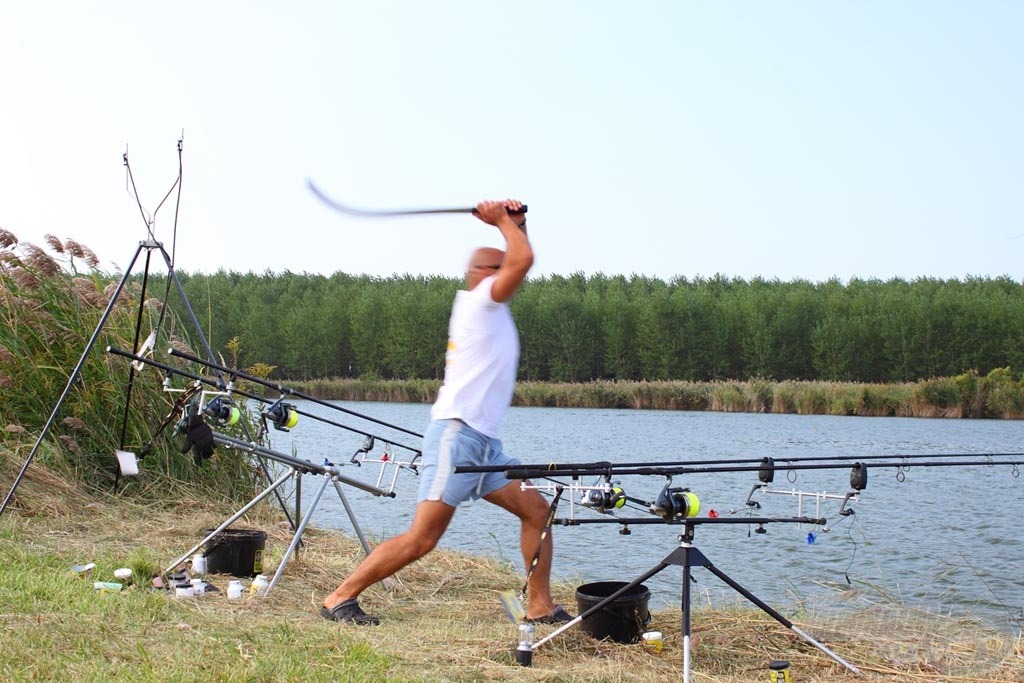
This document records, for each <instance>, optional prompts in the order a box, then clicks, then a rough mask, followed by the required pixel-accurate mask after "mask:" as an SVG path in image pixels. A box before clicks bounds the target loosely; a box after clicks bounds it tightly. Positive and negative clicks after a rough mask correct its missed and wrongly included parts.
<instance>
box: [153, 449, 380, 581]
mask: <svg viewBox="0 0 1024 683" xmlns="http://www.w3.org/2000/svg"><path fill="white" fill-rule="evenodd" d="M213 440H214V442H215V443H217V444H219V445H221V446H224V447H226V448H233V449H239V450H243V451H246V452H248V453H251V454H258V455H262V456H264V457H266V458H268V459H270V460H273V461H275V462H278V463H281V464H283V465H286V466H287V467H289V468H290V470H289V471H286V472H284V473H283V474H282V475H281V476H279V477H278V478H277V479H276V480H275V481H274V482H273V483H271V484H270V486H268V487H267V488H266V489H265V490H264V491H263V492H261V493H259V494H258V495H257V496H256V497H255V498H253V499H252V500H250V501H249V502H248V503H246V504H245V505H244V506H242V507H241V508H240V509H239V510H238V511H237V512H235V513H234V514H233V515H231V517H229V518H228V519H226V520H225V521H224V522H223V523H221V525H220V526H218V527H217V528H216V529H214V530H213V531H212V532H210V533H209V534H208V535H207V536H206V537H205V538H203V540H201V541H199V543H197V544H196V545H194V546H192V548H190V549H189V550H188V551H187V552H186V553H185V554H184V555H182V556H181V557H179V558H178V559H176V560H175V561H174V562H172V563H171V565H170V566H169V567H167V569H165V570H164V571H163V575H164V576H166V575H167V574H170V573H171V572H172V571H174V569H175V568H176V567H178V566H179V565H181V564H182V563H183V562H185V561H186V560H187V559H188V558H190V557H192V555H193V554H194V553H195V552H196V551H197V550H199V549H200V548H202V547H203V546H204V545H205V544H206V543H207V542H209V541H210V540H211V539H213V538H214V537H216V536H217V534H219V533H220V532H222V531H224V530H225V529H227V528H228V527H229V526H231V525H232V524H233V523H234V522H235V521H236V520H238V519H239V518H241V517H242V515H244V514H245V513H246V512H248V511H249V510H251V509H252V508H253V507H254V506H256V504H258V503H259V502H260V501H261V500H263V499H264V498H266V497H267V496H269V495H270V494H271V493H274V492H276V491H277V489H278V488H279V487H280V486H281V485H282V484H284V483H285V482H286V481H288V480H289V479H291V478H292V477H295V478H296V480H298V478H299V477H301V476H302V475H303V474H309V473H314V474H319V475H321V477H322V482H321V484H320V487H319V488H318V489H317V491H316V494H315V495H314V496H313V501H312V503H311V504H310V505H309V508H308V509H307V510H306V513H305V515H304V516H303V517H302V521H301V522H300V523H299V526H298V528H296V529H295V533H294V534H293V536H292V541H291V544H290V545H289V546H288V550H287V551H285V554H284V557H283V558H282V559H281V562H280V564H279V565H278V567H277V571H276V572H275V573H274V578H273V579H271V581H270V585H269V586H268V587H267V591H266V593H264V595H268V594H269V593H270V591H272V590H273V589H274V586H275V585H277V581H278V579H279V578H280V577H281V574H282V573H283V572H284V567H285V565H286V564H287V563H288V560H289V559H290V558H291V556H292V554H293V553H294V552H295V548H296V546H298V545H299V543H301V542H302V534H303V532H304V531H305V530H306V526H307V525H308V524H309V520H310V518H311V517H312V516H313V513H314V512H315V511H316V508H317V506H318V505H319V503H320V499H321V497H322V496H323V494H324V491H325V490H326V488H327V485H328V484H334V488H335V490H336V491H337V492H338V497H339V498H340V499H341V504H342V505H343V506H344V508H345V512H346V513H347V514H348V518H349V521H350V522H351V523H352V528H353V530H354V531H355V533H356V536H357V537H358V538H359V543H360V544H361V545H362V547H363V552H364V553H366V554H367V555H369V554H370V546H369V544H368V543H367V542H366V538H365V537H364V536H363V532H362V529H360V527H359V522H358V521H356V517H355V513H354V512H353V510H352V506H351V505H349V502H348V499H347V498H346V497H345V492H344V491H343V490H342V488H341V485H340V484H339V482H341V483H345V484H348V485H350V486H354V487H356V488H358V489H362V490H363V491H367V492H369V493H372V494H374V495H376V496H390V497H394V495H395V494H394V493H393V492H389V491H386V490H384V489H381V488H378V487H376V486H370V485H368V484H364V483H363V482H360V481H358V480H355V479H350V478H348V477H345V476H343V475H342V474H341V473H340V471H339V470H338V468H337V467H336V466H334V465H333V464H331V463H328V462H326V461H325V462H324V464H323V465H315V464H313V463H311V462H309V461H308V460H300V459H298V458H293V457H291V456H288V455H285V454H284V453H279V452H277V451H274V450H271V449H269V448H264V447H262V446H258V445H256V444H251V443H246V442H244V441H242V440H240V439H236V438H235V437H232V436H229V435H227V434H222V433H220V432H214V433H213ZM296 498H298V496H296Z"/></svg>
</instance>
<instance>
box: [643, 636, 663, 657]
mask: <svg viewBox="0 0 1024 683" xmlns="http://www.w3.org/2000/svg"><path fill="white" fill-rule="evenodd" d="M642 637H643V639H644V650H646V651H647V652H650V653H651V654H658V653H659V652H661V648H662V647H663V645H664V641H663V640H662V638H661V631H647V632H646V633H644V634H643V636H642Z"/></svg>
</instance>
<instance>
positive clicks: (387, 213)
mask: <svg viewBox="0 0 1024 683" xmlns="http://www.w3.org/2000/svg"><path fill="white" fill-rule="evenodd" d="M306 187H308V188H309V191H310V192H312V193H313V195H314V196H315V197H316V198H317V199H319V200H320V201H321V202H323V203H324V205H326V206H328V207H330V208H332V209H334V210H335V211H337V212H338V213H343V214H346V215H349V216H355V217H357V218H397V217H401V216H430V215H437V214H460V213H468V214H474V215H475V214H476V207H475V206H457V207H451V208H425V209H360V208H356V207H354V206H352V205H351V204H342V203H341V202H339V201H337V200H336V199H333V198H331V197H330V196H328V195H327V193H325V192H324V191H323V190H321V189H320V188H319V187H317V186H316V184H315V183H314V182H313V181H312V180H309V179H306ZM526 208H527V207H526V205H525V204H524V205H523V206H521V207H520V208H519V210H518V211H515V212H513V211H510V212H509V213H510V214H511V215H517V214H524V213H526Z"/></svg>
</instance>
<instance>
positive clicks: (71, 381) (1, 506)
mask: <svg viewBox="0 0 1024 683" xmlns="http://www.w3.org/2000/svg"><path fill="white" fill-rule="evenodd" d="M144 248H145V244H139V248H138V249H136V250H135V256H133V257H132V261H131V263H129V264H128V267H127V268H126V269H125V271H124V275H122V276H121V281H120V282H118V283H117V289H115V290H114V293H113V294H111V296H110V302H109V303H108V304H107V308H106V310H104V311H103V315H102V316H100V321H99V322H98V323H97V324H96V329H95V330H93V333H92V336H91V337H90V338H89V341H88V343H86V345H85V350H84V351H82V357H81V358H79V359H78V364H77V365H75V369H74V370H72V371H71V376H70V377H69V378H68V383H67V386H65V387H64V391H63V393H61V395H60V398H59V399H57V405H55V406H54V407H53V412H51V413H50V417H49V419H47V420H46V424H45V425H43V431H41V432H40V433H39V437H38V438H37V439H36V443H35V445H34V446H32V450H31V451H29V454H28V458H26V459H25V464H24V465H22V466H21V471H20V472H18V476H17V477H15V479H14V484H13V485H12V486H11V490H10V491H8V492H7V496H6V497H5V498H4V502H3V503H0V515H2V514H3V513H4V510H6V509H7V503H9V502H10V500H11V498H12V497H13V496H14V490H15V489H16V488H18V484H19V483H21V479H22V477H24V476H25V472H26V471H27V470H28V466H29V464H31V462H32V459H33V458H35V456H36V451H38V450H39V446H40V445H41V444H42V443H43V439H45V438H46V435H47V433H48V432H49V431H50V427H51V426H53V421H54V420H56V419H57V414H58V413H59V412H60V409H61V406H62V405H64V401H65V400H67V397H68V394H70V393H71V388H72V387H73V386H75V382H77V381H78V377H79V374H80V373H81V372H82V366H83V365H85V359H86V358H88V357H89V352H90V351H91V350H92V347H93V346H94V345H95V344H96V340H97V339H98V338H99V336H100V331H101V330H102V329H103V326H104V325H105V324H106V322H107V318H109V317H110V314H111V312H112V311H113V310H114V305H115V304H117V300H118V298H119V297H120V296H121V290H123V289H124V287H125V284H127V282H128V278H129V277H131V273H132V268H133V267H134V266H135V262H136V261H137V260H138V259H139V254H140V253H142V250H143V249H144Z"/></svg>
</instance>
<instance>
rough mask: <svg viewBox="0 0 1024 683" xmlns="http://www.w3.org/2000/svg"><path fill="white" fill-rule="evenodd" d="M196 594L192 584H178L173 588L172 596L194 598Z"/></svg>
mask: <svg viewBox="0 0 1024 683" xmlns="http://www.w3.org/2000/svg"><path fill="white" fill-rule="evenodd" d="M195 595H196V589H195V588H193V587H192V586H178V587H176V588H175V589H174V597H176V598H194V597H195Z"/></svg>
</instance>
